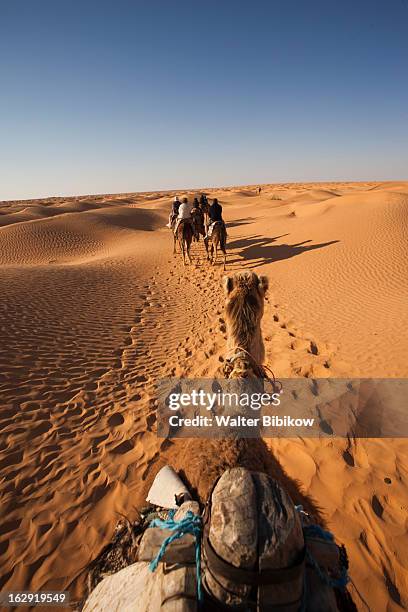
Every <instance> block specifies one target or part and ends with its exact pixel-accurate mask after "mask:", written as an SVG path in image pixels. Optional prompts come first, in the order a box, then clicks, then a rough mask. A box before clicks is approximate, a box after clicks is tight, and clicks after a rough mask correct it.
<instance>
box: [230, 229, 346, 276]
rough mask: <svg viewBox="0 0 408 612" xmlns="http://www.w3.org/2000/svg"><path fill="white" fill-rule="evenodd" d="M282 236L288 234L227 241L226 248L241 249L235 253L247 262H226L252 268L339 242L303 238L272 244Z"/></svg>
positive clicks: (240, 260)
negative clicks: (293, 242)
mask: <svg viewBox="0 0 408 612" xmlns="http://www.w3.org/2000/svg"><path fill="white" fill-rule="evenodd" d="M284 236H288V234H283V235H281V236H274V237H272V238H265V237H264V236H250V237H248V238H242V239H238V240H233V241H232V242H228V243H227V248H228V250H229V251H231V249H241V250H240V251H239V252H238V253H236V255H239V256H240V257H242V258H243V259H245V260H246V261H247V263H244V262H243V261H242V259H240V258H238V259H233V260H231V259H230V260H229V262H228V263H230V264H233V263H240V264H241V265H242V267H244V268H254V267H255V266H257V265H259V264H260V263H264V264H269V263H273V262H275V261H282V260H284V259H290V258H291V257H295V256H296V255H301V254H302V253H306V252H307V251H314V250H316V249H322V248H324V247H327V246H330V245H331V244H336V243H337V242H339V240H331V241H330V242H321V243H319V244H309V243H310V242H312V240H303V241H302V242H298V243H296V244H272V243H274V242H276V241H277V240H278V239H279V238H283V237H284ZM259 260H261V261H259Z"/></svg>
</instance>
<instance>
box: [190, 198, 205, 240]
mask: <svg viewBox="0 0 408 612" xmlns="http://www.w3.org/2000/svg"><path fill="white" fill-rule="evenodd" d="M191 218H192V220H193V225H194V236H195V238H196V240H198V239H199V235H200V234H202V235H203V236H204V235H205V229H204V213H203V211H202V210H201V208H200V203H199V201H198V199H197V198H194V202H193V208H192V209H191Z"/></svg>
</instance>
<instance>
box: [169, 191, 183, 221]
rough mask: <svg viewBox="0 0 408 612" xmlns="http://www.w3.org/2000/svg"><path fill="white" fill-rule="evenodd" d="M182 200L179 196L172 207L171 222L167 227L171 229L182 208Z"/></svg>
mask: <svg viewBox="0 0 408 612" xmlns="http://www.w3.org/2000/svg"><path fill="white" fill-rule="evenodd" d="M180 204H181V202H180V200H179V199H178V196H176V197H175V198H174V200H173V204H172V206H171V211H170V214H169V222H168V223H167V227H170V228H171V226H172V225H173V223H174V222H175V220H176V219H177V215H178V212H179V208H180Z"/></svg>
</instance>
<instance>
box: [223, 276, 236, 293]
mask: <svg viewBox="0 0 408 612" xmlns="http://www.w3.org/2000/svg"><path fill="white" fill-rule="evenodd" d="M222 284H223V287H224V291H225V293H226V294H227V295H228V294H229V293H231V291H232V289H233V287H234V279H233V278H232V276H224V277H223V279H222Z"/></svg>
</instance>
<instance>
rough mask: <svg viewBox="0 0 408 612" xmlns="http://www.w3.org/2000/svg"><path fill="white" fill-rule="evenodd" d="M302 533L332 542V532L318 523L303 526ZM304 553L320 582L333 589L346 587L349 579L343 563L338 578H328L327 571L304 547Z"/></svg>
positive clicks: (306, 536)
mask: <svg viewBox="0 0 408 612" xmlns="http://www.w3.org/2000/svg"><path fill="white" fill-rule="evenodd" d="M303 534H304V536H305V538H308V537H309V538H320V539H322V540H326V542H334V536H333V534H332V533H330V531H326V530H325V529H322V528H321V527H320V526H319V525H306V526H304V527H303ZM306 555H307V558H308V560H309V562H310V563H311V564H312V565H313V567H314V568H315V570H316V572H317V573H318V575H319V578H320V580H322V582H324V583H325V584H327V585H329V586H330V587H333V588H335V589H341V590H344V589H345V588H346V586H347V583H348V581H349V580H350V578H349V576H348V573H347V568H346V567H345V566H344V565H342V567H341V573H340V577H339V578H330V576H328V575H327V573H326V572H324V571H323V570H322V569H321V567H320V565H319V564H318V563H317V561H316V559H315V558H314V557H313V555H312V554H311V553H310V551H308V550H307V549H306Z"/></svg>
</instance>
